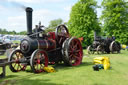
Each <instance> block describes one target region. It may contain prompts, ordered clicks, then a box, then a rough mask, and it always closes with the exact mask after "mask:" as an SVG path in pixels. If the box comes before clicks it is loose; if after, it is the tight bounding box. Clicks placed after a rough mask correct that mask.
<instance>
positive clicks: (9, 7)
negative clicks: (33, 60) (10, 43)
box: [0, 0, 102, 32]
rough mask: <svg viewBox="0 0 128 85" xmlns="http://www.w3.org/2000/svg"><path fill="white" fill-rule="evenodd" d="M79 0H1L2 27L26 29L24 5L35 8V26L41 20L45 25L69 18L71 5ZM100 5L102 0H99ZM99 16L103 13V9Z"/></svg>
mask: <svg viewBox="0 0 128 85" xmlns="http://www.w3.org/2000/svg"><path fill="white" fill-rule="evenodd" d="M77 1H78V0H0V28H5V29H7V30H8V31H13V30H15V31H16V32H20V31H26V30H27V28H26V13H25V11H24V7H32V8H33V28H34V27H35V25H37V24H38V23H39V21H41V23H42V24H43V25H44V26H46V27H47V26H48V25H49V22H50V21H51V20H54V19H59V18H61V19H62V20H63V21H64V22H67V21H68V20H69V16H70V11H71V7H72V6H73V5H74V4H75V3H76V2H77ZM97 1H98V5H100V3H101V1H102V0H97ZM96 10H97V16H98V17H99V16H100V15H101V9H96Z"/></svg>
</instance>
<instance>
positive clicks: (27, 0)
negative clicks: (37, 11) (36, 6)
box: [8, 0, 65, 3]
mask: <svg viewBox="0 0 128 85" xmlns="http://www.w3.org/2000/svg"><path fill="white" fill-rule="evenodd" d="M63 1H65V0H8V2H19V3H41V2H43V3H49V2H50V3H56V2H63Z"/></svg>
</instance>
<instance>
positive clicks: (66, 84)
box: [0, 50, 128, 85]
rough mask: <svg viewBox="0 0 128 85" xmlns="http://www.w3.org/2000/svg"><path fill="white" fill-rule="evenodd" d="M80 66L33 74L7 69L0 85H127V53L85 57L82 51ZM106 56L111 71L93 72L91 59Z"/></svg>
mask: <svg viewBox="0 0 128 85" xmlns="http://www.w3.org/2000/svg"><path fill="white" fill-rule="evenodd" d="M84 56H87V57H84V58H83V61H82V64H81V65H79V66H76V67H67V66H64V65H63V64H62V65H55V66H54V68H55V70H56V72H54V73H46V72H44V73H41V74H34V73H32V72H31V71H30V68H27V71H22V72H19V73H13V72H11V71H10V70H9V68H8V67H7V71H6V73H7V74H6V78H3V79H0V85H128V51H124V50H122V51H121V54H103V55H87V54H86V51H85V50H84ZM97 56H107V57H109V58H110V62H111V67H112V68H111V69H110V70H106V71H105V70H100V71H93V69H92V66H93V58H94V57H97ZM0 70H1V69H0Z"/></svg>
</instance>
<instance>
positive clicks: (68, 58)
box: [62, 37, 83, 66]
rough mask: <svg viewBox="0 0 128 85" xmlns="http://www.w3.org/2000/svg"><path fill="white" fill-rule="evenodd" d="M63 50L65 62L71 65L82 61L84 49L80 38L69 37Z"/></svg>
mask: <svg viewBox="0 0 128 85" xmlns="http://www.w3.org/2000/svg"><path fill="white" fill-rule="evenodd" d="M62 51H63V60H64V63H65V64H67V65H70V66H77V65H80V63H81V62H82V58H83V49H82V45H81V43H80V41H79V39H77V38H74V37H72V38H70V39H67V40H66V41H65V42H64V43H63V48H62Z"/></svg>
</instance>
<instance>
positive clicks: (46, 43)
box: [38, 40, 56, 50]
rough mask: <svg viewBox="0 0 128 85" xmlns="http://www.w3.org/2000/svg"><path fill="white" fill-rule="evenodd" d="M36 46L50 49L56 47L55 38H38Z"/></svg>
mask: <svg viewBox="0 0 128 85" xmlns="http://www.w3.org/2000/svg"><path fill="white" fill-rule="evenodd" d="M38 48H39V49H44V50H52V49H55V48H56V44H55V40H38Z"/></svg>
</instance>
